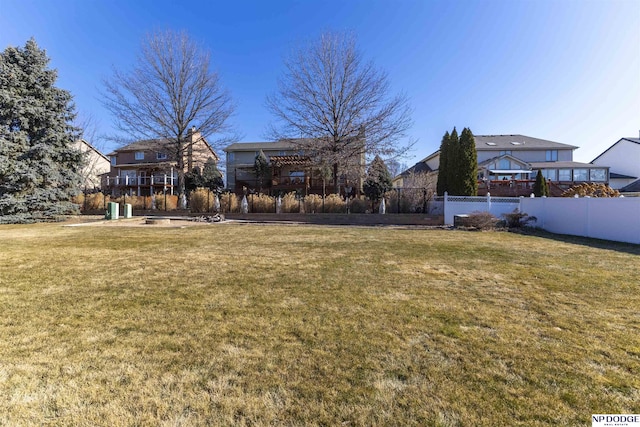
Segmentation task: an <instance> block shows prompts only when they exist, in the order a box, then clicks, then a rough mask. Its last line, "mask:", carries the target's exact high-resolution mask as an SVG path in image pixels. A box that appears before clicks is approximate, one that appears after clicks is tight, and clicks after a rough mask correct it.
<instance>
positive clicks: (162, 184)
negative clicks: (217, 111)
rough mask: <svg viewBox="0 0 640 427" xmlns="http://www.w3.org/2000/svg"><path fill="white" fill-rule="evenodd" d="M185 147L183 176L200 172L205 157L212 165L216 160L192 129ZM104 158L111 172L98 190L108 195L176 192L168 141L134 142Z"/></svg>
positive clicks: (174, 166)
mask: <svg viewBox="0 0 640 427" xmlns="http://www.w3.org/2000/svg"><path fill="white" fill-rule="evenodd" d="M185 147H186V150H185V155H184V159H183V160H184V172H185V173H186V172H188V171H191V170H192V169H193V168H194V167H199V168H200V169H202V168H203V167H204V164H205V162H206V161H207V160H208V159H209V158H213V159H214V160H215V161H216V163H217V162H218V160H219V158H218V156H217V155H216V153H215V151H214V150H213V148H212V147H211V145H209V143H208V142H207V141H206V139H205V138H204V137H203V136H202V135H201V134H200V132H198V131H196V129H195V128H192V129H190V130H189V132H188V133H187V137H186V142H185ZM108 156H109V157H110V161H111V170H110V171H109V174H108V175H107V176H105V177H104V179H103V181H102V187H103V189H105V190H106V191H108V192H110V193H111V194H114V195H119V194H123V193H126V194H130V195H138V196H149V195H151V194H154V193H155V194H157V193H162V192H164V191H166V192H167V193H168V194H174V192H176V191H177V187H178V170H177V159H176V154H175V149H174V148H173V147H172V140H170V139H149V140H142V141H136V142H133V143H131V144H128V145H125V146H124V147H120V148H118V149H117V150H114V151H113V152H112V153H110V154H109V155H108Z"/></svg>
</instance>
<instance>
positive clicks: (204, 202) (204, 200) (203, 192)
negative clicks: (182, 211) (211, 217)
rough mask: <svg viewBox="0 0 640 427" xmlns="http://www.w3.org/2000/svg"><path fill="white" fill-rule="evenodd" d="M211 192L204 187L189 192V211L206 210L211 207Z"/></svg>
mask: <svg viewBox="0 0 640 427" xmlns="http://www.w3.org/2000/svg"><path fill="white" fill-rule="evenodd" d="M214 197H215V196H214V195H213V193H211V192H210V191H209V190H207V189H206V188H198V189H196V190H194V191H191V193H190V194H189V209H190V210H191V212H194V213H195V212H198V213H201V212H207V211H209V210H211V208H212V207H213V199H214Z"/></svg>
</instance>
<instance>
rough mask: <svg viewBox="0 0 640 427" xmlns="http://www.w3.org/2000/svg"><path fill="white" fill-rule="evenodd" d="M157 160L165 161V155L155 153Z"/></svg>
mask: <svg viewBox="0 0 640 427" xmlns="http://www.w3.org/2000/svg"><path fill="white" fill-rule="evenodd" d="M156 159H157V160H167V153H156Z"/></svg>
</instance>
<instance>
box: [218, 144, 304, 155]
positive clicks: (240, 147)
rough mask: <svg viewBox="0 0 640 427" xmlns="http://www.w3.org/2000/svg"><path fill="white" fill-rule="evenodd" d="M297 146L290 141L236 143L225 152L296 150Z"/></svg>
mask: <svg viewBox="0 0 640 427" xmlns="http://www.w3.org/2000/svg"><path fill="white" fill-rule="evenodd" d="M295 148H296V146H295V145H294V144H292V143H291V142H289V141H274V142H236V143H233V144H231V145H229V146H228V147H226V148H225V149H224V150H223V151H225V152H227V153H228V152H230V151H258V150H294V149H295Z"/></svg>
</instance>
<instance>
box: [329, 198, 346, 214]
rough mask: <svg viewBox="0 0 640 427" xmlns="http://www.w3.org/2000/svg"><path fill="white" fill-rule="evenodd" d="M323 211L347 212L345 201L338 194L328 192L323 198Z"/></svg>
mask: <svg viewBox="0 0 640 427" xmlns="http://www.w3.org/2000/svg"><path fill="white" fill-rule="evenodd" d="M324 211H325V212H327V213H345V212H347V206H346V202H345V201H344V199H343V198H342V196H340V195H339V194H329V195H328V196H325V198H324Z"/></svg>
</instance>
